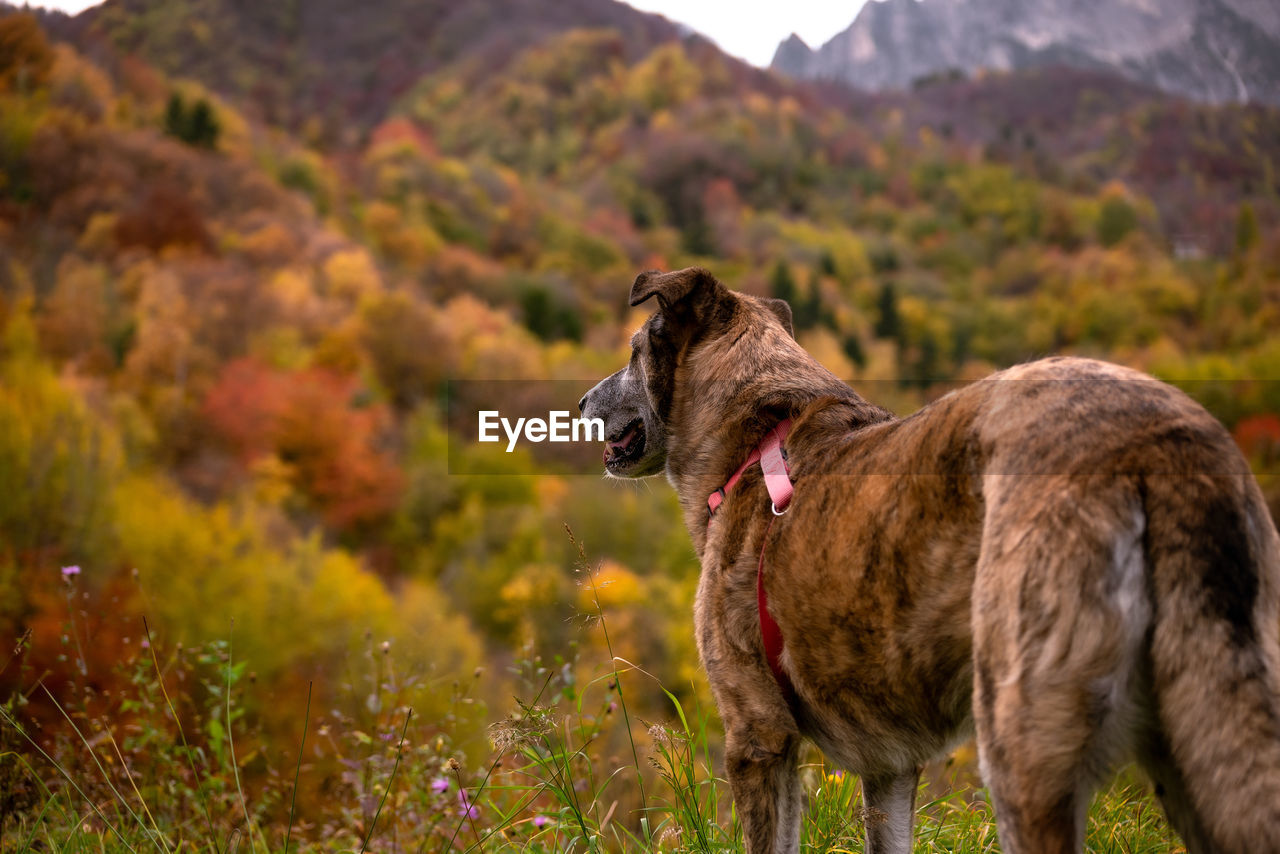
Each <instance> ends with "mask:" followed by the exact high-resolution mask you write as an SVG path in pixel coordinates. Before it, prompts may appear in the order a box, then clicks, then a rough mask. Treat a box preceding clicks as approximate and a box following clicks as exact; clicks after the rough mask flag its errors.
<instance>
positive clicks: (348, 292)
mask: <svg viewBox="0 0 1280 854" xmlns="http://www.w3.org/2000/svg"><path fill="white" fill-rule="evenodd" d="M323 273H324V281H325V285H326V287H327V289H328V292H329V294H330V295H332V296H335V297H338V298H340V299H344V300H348V301H350V302H353V303H354V302H357V301H358V300H359V298H360V297H362V296H366V295H369V294H375V293H378V292H380V291H381V290H382V276H381V275H380V274H379V273H378V268H377V266H376V265H375V264H374V263H373V259H372V258H370V257H369V253H368V252H366V251H365V250H363V249H359V248H351V249H343V250H340V251H338V252H335V253H333V254H332V255H330V256H329V258H328V260H326V261H325V262H324V267H323Z"/></svg>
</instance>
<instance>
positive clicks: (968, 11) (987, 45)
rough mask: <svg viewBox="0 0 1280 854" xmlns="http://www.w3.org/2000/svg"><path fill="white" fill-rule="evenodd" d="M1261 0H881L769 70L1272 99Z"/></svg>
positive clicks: (878, 83) (884, 81) (867, 85)
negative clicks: (1082, 80)
mask: <svg viewBox="0 0 1280 854" xmlns="http://www.w3.org/2000/svg"><path fill="white" fill-rule="evenodd" d="M1276 8H1277V7H1276V6H1275V4H1268V3H1265V2H1258V0H1163V2H1160V3H1148V2H1144V0H1087V2H1077V3H1055V2H1049V0H1034V1H1033V2H1009V0H927V1H926V2H920V0H887V2H870V3H867V4H866V5H864V6H863V7H862V9H861V11H860V12H859V14H858V16H857V18H856V19H855V20H854V21H853V23H852V24H851V25H850V26H849V28H848V29H846V30H844V31H843V32H841V33H839V34H837V35H836V36H834V37H833V38H832V39H831V40H830V41H828V42H827V43H826V44H824V45H822V46H821V47H819V48H817V49H816V50H814V49H811V48H810V47H809V46H808V45H806V44H805V43H804V42H803V41H802V40H800V39H799V38H797V37H796V36H794V35H793V36H792V37H791V38H789V39H787V40H786V41H784V42H783V43H782V44H781V45H779V47H778V50H777V52H776V54H775V56H774V59H773V66H772V67H773V68H774V69H775V70H778V71H780V72H782V73H785V74H789V75H791V76H793V77H802V78H826V79H834V80H843V81H845V82H847V83H850V84H852V85H854V86H858V87H860V88H864V89H871V90H882V89H905V88H909V87H910V86H911V85H912V84H913V83H914V82H915V81H917V80H919V79H921V78H926V77H929V76H932V75H938V74H944V73H947V72H953V71H958V72H961V73H963V74H966V75H967V74H973V73H975V72H978V71H980V70H994V71H1008V70H1012V69H1021V68H1034V67H1039V66H1045V65H1069V66H1072V67H1076V68H1084V69H1099V70H1103V69H1105V70H1110V71H1112V72H1114V73H1117V74H1121V75H1123V76H1125V77H1128V78H1130V79H1132V80H1135V81H1137V82H1140V83H1145V84H1147V85H1149V86H1154V87H1156V88H1158V89H1162V90H1164V91H1167V92H1171V93H1175V94H1180V95H1183V96H1186V97H1189V98H1192V99H1194V100H1198V101H1207V102H1211V103H1227V102H1237V103H1245V102H1258V103H1268V104H1273V105H1275V104H1280V13H1277V11H1276Z"/></svg>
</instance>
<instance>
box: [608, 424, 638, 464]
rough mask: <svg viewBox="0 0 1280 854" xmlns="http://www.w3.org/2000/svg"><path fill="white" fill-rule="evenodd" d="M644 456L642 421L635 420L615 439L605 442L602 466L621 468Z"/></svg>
mask: <svg viewBox="0 0 1280 854" xmlns="http://www.w3.org/2000/svg"><path fill="white" fill-rule="evenodd" d="M642 456H644V420H643V419H640V418H636V419H634V420H632V421H631V422H630V423H629V424H627V426H626V427H623V428H622V432H621V433H619V434H618V435H617V436H616V437H615V438H612V439H606V440H605V449H604V466H605V468H606V469H618V468H623V467H625V466H627V465H629V464H631V463H633V462H635V461H636V460H638V459H640V458H641V457H642Z"/></svg>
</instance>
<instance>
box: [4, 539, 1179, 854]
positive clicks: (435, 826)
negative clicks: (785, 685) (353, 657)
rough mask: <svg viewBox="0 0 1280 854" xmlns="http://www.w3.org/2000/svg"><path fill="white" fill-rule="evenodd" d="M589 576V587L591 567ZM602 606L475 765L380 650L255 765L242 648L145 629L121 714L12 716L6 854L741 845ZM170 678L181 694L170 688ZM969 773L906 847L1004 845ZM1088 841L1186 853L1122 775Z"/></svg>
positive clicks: (9, 712)
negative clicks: (270, 757)
mask: <svg viewBox="0 0 1280 854" xmlns="http://www.w3.org/2000/svg"><path fill="white" fill-rule="evenodd" d="M571 536H572V535H571ZM581 571H582V573H583V575H584V579H585V583H586V584H591V585H593V586H592V587H591V588H589V589H591V590H592V591H593V592H594V573H593V570H592V568H591V567H590V566H589V565H588V564H587V562H586V559H585V557H584V558H583V560H582V567H581ZM594 602H595V613H594V614H592V615H590V616H591V617H593V622H594V624H595V629H598V630H599V632H601V634H602V635H603V636H604V638H605V643H604V646H605V649H606V650H607V652H608V658H607V659H606V660H605V661H603V662H596V663H595V666H594V668H592V667H591V666H590V664H589V663H585V662H575V661H567V662H566V661H560V660H556V661H552V662H544V661H542V660H540V659H538V658H536V657H529V658H527V659H525V660H523V661H520V662H518V663H517V664H516V666H515V671H516V675H517V676H518V677H519V681H520V682H521V683H522V684H524V685H526V686H527V687H528V694H527V695H526V698H525V699H523V700H518V701H516V703H515V706H514V709H513V711H512V713H510V714H509V715H507V716H506V717H505V718H504V719H503V720H501V721H498V722H496V723H494V724H492V725H491V726H490V727H489V729H488V738H489V744H490V747H491V749H490V750H489V752H488V754H487V755H486V756H483V757H480V758H478V759H476V760H474V761H472V760H469V759H468V757H467V756H466V753H465V751H463V750H462V749H460V747H459V744H460V743H461V738H460V737H459V734H458V733H456V732H454V731H451V726H452V725H451V724H449V723H448V722H445V723H443V724H442V723H441V722H439V721H421V720H418V719H417V718H416V717H415V716H414V714H413V711H412V709H411V708H409V707H408V706H406V705H404V704H403V703H401V702H397V700H399V699H401V698H402V696H403V695H402V692H401V690H400V687H399V686H397V685H396V684H395V683H394V682H393V681H392V680H390V678H389V677H388V675H387V674H388V673H389V672H392V671H393V670H394V668H392V667H391V666H390V664H389V662H388V661H386V660H385V658H384V657H385V656H387V655H389V653H388V651H387V650H386V648H385V647H383V648H382V650H381V653H379V652H378V651H377V650H375V649H374V648H373V646H372V644H370V649H369V650H368V651H367V653H368V655H367V658H368V660H369V663H370V668H369V671H370V672H369V674H368V679H369V682H370V684H371V686H372V691H373V693H372V694H371V695H370V696H369V702H368V706H369V707H370V709H376V712H374V713H373V715H372V717H366V719H365V720H364V721H363V723H357V720H356V718H355V717H353V716H347V715H343V714H341V713H333V712H331V713H330V714H328V715H324V716H320V717H319V719H315V720H313V717H312V708H311V692H310V686H308V694H307V701H306V706H305V710H302V713H301V716H300V719H299V721H298V725H297V728H296V731H295V734H294V736H292V737H296V743H292V747H291V748H290V750H289V751H287V752H288V753H289V756H288V760H287V761H281V762H280V763H279V767H275V766H274V765H272V764H270V763H267V764H266V765H265V767H263V766H262V760H261V756H262V755H265V754H267V753H272V752H277V753H284V752H286V751H281V750H279V749H278V748H279V745H275V748H276V749H275V750H269V749H268V748H269V747H270V746H269V745H266V744H265V743H264V741H263V736H262V734H260V733H254V732H253V731H252V727H251V726H250V724H249V722H247V721H246V720H245V718H244V716H243V715H241V714H239V709H238V704H237V698H238V697H241V696H243V692H244V691H246V690H251V689H252V686H250V685H246V684H245V682H246V680H245V671H244V666H243V664H242V663H238V662H236V661H235V659H234V656H233V650H232V647H231V644H230V642H226V643H223V642H218V643H213V644H209V645H208V646H206V647H203V648H201V649H198V650H181V651H179V650H174V651H171V652H170V653H169V654H168V655H167V656H164V657H163V658H162V656H161V655H160V652H159V651H158V650H157V649H156V648H155V646H154V645H153V644H152V643H151V641H152V638H151V635H150V631H149V629H148V631H147V638H148V645H147V646H148V649H147V651H146V654H145V655H139V656H138V657H137V658H136V659H134V660H132V661H130V662H125V663H122V665H121V671H122V672H121V674H119V675H120V676H121V681H122V682H124V684H125V685H126V686H127V689H126V690H118V691H116V692H114V693H113V696H112V698H111V700H110V701H109V702H103V698H102V697H95V696H93V692H92V690H90V689H89V688H88V686H86V685H81V686H78V688H77V687H76V686H72V689H69V690H68V691H66V692H62V693H60V696H59V697H58V698H57V701H56V702H53V703H52V704H49V705H51V707H52V708H55V709H57V710H58V712H59V716H58V720H57V721H52V722H51V721H49V720H45V721H41V720H40V719H39V718H38V717H33V716H32V714H31V712H32V710H33V709H34V708H35V706H36V705H38V704H35V703H33V699H34V698H36V697H37V695H34V694H32V695H30V696H28V695H24V694H15V695H14V696H13V697H11V698H10V699H9V700H8V701H7V702H6V703H5V704H4V705H3V706H0V854H8V852H19V853H20V854H27V852H37V851H38V852H48V851H57V852H72V853H73V854H89V852H94V854H104V853H105V852H129V854H144V852H158V854H179V852H182V854H186V852H208V853H209V854H242V853H243V852H251V854H275V852H284V854H289V853H290V852H321V851H324V852H364V851H379V852H382V851H387V852H418V854H426V852H448V851H453V852H490V853H491V854H495V852H519V854H544V852H545V854H551V853H552V852H565V851H574V852H649V851H706V852H738V851H741V850H742V841H741V832H740V828H739V826H738V823H737V821H736V818H735V815H734V811H733V805H732V802H731V799H730V797H729V790H728V785H727V783H726V781H725V780H724V779H723V778H722V777H721V776H719V774H720V771H719V769H720V768H721V767H722V763H721V762H720V758H719V756H720V751H719V725H718V722H717V721H716V719H715V717H714V715H713V714H712V713H711V711H710V710H708V709H706V708H703V707H701V706H698V705H696V704H694V705H693V706H692V707H689V708H686V705H685V704H682V702H681V701H680V699H679V698H678V697H677V696H676V695H675V694H674V693H672V692H670V691H669V690H667V689H666V688H664V687H662V686H661V685H660V684H658V682H657V680H656V679H654V678H653V677H652V676H651V675H649V674H648V673H646V672H644V671H643V670H641V669H640V668H638V667H636V666H635V665H633V664H631V663H629V662H625V661H622V660H621V659H617V658H615V657H613V654H612V646H611V644H610V642H609V641H608V626H607V621H606V619H605V614H604V612H603V610H602V609H601V608H600V605H599V598H598V596H595V597H594ZM595 629H593V630H595ZM580 674H589V678H587V679H586V680H585V681H583V682H580V681H579V675H580ZM178 683H181V684H182V685H184V686H186V688H185V691H183V692H176V691H173V690H171V689H172V688H173V687H174V686H175V685H176V684H178ZM624 688H625V691H624ZM646 692H647V693H648V694H650V695H652V694H654V693H655V692H658V695H659V696H660V697H661V698H662V699H663V701H664V702H665V703H666V714H665V716H664V717H663V719H662V720H654V721H647V720H640V719H639V718H638V717H636V715H635V712H634V710H633V709H632V708H629V707H628V697H635V696H639V695H641V694H643V693H646ZM201 697H203V700H202V701H201V700H198V699H197V698H201ZM46 699H48V700H51V701H52V700H53V699H54V697H53V695H52V694H48V697H47V698H46ZM55 724H57V725H56V726H55ZM238 737H239V742H240V744H241V746H240V747H239V748H237V738H238ZM246 745H249V746H248V747H246ZM250 753H252V754H254V755H255V756H256V757H258V758H255V759H252V760H251V759H250V757H249V754H250ZM973 764H974V763H973V757H972V748H965V749H962V750H961V751H959V752H958V753H957V754H956V755H955V756H953V757H952V758H951V759H949V760H948V761H947V762H946V763H942V764H938V765H936V766H934V767H931V768H930V769H928V770H927V772H926V774H925V775H924V778H923V779H922V782H921V789H920V792H919V799H918V802H919V803H920V804H921V806H920V808H919V810H918V815H917V821H916V836H915V839H916V841H915V851H917V852H995V851H999V843H998V839H997V834H996V824H995V818H994V815H993V812H992V809H991V807H990V804H989V802H988V800H987V798H986V795H985V792H984V790H982V789H981V788H980V787H979V786H978V785H977V780H976V777H975V774H974V770H973ZM250 765H253V767H254V768H255V771H254V774H253V775H252V779H249V778H248V777H247V776H246V775H245V774H244V773H243V772H245V771H246V769H247V768H248V767H249V766H250ZM801 774H802V778H803V780H804V785H805V792H806V802H807V808H806V810H805V813H804V819H803V827H802V849H803V850H804V851H812V852H847V853H848V854H852V852H861V851H862V850H863V839H864V835H865V834H864V830H865V828H864V822H865V821H867V820H868V819H867V817H866V815H865V813H864V809H863V804H862V795H861V788H860V785H859V782H858V780H857V778H856V777H854V776H852V775H848V774H843V773H841V772H839V771H836V770H833V769H830V768H827V767H826V766H825V765H824V763H823V760H822V757H821V756H820V755H819V754H818V753H817V752H816V751H812V752H811V753H810V754H809V755H807V756H806V758H805V761H804V762H803V764H802V768H801ZM242 778H243V779H242ZM300 792H302V793H303V796H302V797H301V798H300V797H299V793H300ZM1087 850H1089V851H1096V852H1117V854H1121V852H1123V854H1147V853H1148V852H1150V854H1154V852H1170V851H1177V850H1181V846H1180V843H1179V842H1178V840H1177V837H1176V836H1175V835H1174V834H1173V833H1172V831H1171V830H1170V829H1169V828H1168V826H1167V825H1166V823H1165V821H1164V819H1163V816H1162V815H1161V813H1160V811H1159V808H1158V807H1157V806H1156V805H1155V803H1154V801H1153V800H1152V798H1151V796H1150V794H1149V792H1148V787H1147V785H1146V784H1145V783H1144V782H1143V781H1141V780H1140V779H1139V778H1137V777H1136V775H1134V774H1133V773H1131V772H1122V773H1121V775H1120V776H1119V777H1117V779H1116V780H1115V782H1114V783H1112V785H1110V786H1109V787H1107V788H1106V789H1105V790H1104V791H1102V792H1101V793H1100V794H1099V795H1098V796H1097V797H1095V799H1094V801H1093V804H1092V806H1091V809H1090V812H1089V824H1088V839H1087Z"/></svg>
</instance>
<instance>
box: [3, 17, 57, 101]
mask: <svg viewBox="0 0 1280 854" xmlns="http://www.w3.org/2000/svg"><path fill="white" fill-rule="evenodd" d="M52 69H53V51H52V50H51V49H50V47H49V42H48V41H46V40H45V37H44V31H43V30H41V29H40V24H39V22H37V21H36V16H35V15H32V14H31V13H30V12H23V13H21V14H18V15H9V16H7V17H4V18H0V90H12V91H15V92H17V93H18V94H20V95H25V94H26V93H28V92H31V91H33V90H35V89H38V88H39V87H40V86H43V85H44V83H45V81H46V80H48V79H49V72H50V71H51V70H52Z"/></svg>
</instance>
